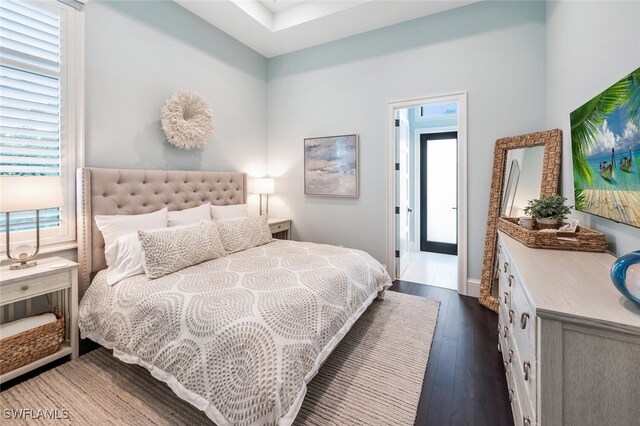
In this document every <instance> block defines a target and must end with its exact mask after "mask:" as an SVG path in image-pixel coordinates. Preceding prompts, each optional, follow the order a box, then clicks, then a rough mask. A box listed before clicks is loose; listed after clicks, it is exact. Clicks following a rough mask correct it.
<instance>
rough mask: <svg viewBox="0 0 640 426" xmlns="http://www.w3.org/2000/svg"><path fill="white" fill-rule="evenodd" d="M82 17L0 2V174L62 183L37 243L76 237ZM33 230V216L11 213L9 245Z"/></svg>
mask: <svg viewBox="0 0 640 426" xmlns="http://www.w3.org/2000/svg"><path fill="white" fill-rule="evenodd" d="M82 19H83V17H82V14H81V12H79V11H78V10H76V9H74V8H72V7H70V6H68V5H66V4H63V3H60V2H57V1H53V0H49V1H28V0H3V1H2V3H0V20H1V21H2V24H1V26H0V61H1V63H0V175H27V176H28V175H50V176H51V175H53V176H60V177H61V181H62V185H63V191H64V197H65V205H64V206H63V207H62V208H59V209H58V208H56V209H47V210H42V211H41V212H40V220H41V222H40V224H41V244H42V245H46V244H56V243H63V242H69V241H74V240H75V238H76V232H75V184H74V182H75V168H76V164H77V165H80V164H81V163H80V162H79V161H78V157H79V154H80V153H81V151H82V150H81V147H80V145H79V144H78V141H80V138H81V135H82V107H83V105H82V92H83V90H82V85H83V71H82V67H83V64H82V60H83V58H82V55H81V52H82V26H83V21H82ZM2 219H4V218H2ZM34 228H35V212H33V211H26V212H16V213H11V239H12V242H20V241H28V240H33V239H34V238H35V233H34V232H33V231H32V230H33V229H34ZM5 231H6V230H5V221H4V220H2V221H0V233H4V232H5Z"/></svg>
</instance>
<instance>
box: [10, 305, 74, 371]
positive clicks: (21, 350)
mask: <svg viewBox="0 0 640 426" xmlns="http://www.w3.org/2000/svg"><path fill="white" fill-rule="evenodd" d="M56 317H57V318H58V319H57V320H56V321H53V322H50V323H48V324H44V325H41V326H39V327H35V328H32V329H30V330H27V331H23V332H22V333H18V334H15V335H13V336H10V337H7V338H5V339H2V340H0V373H3V374H4V373H7V372H9V371H11V370H15V369H16V368H19V367H22V366H23V365H27V364H29V363H31V362H33V361H37V360H39V359H41V358H44V357H46V356H48V355H51V354H53V353H56V352H57V351H58V350H59V349H60V344H61V343H62V341H63V340H64V317H62V316H60V315H57V314H56Z"/></svg>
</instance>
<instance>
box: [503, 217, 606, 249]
mask: <svg viewBox="0 0 640 426" xmlns="http://www.w3.org/2000/svg"><path fill="white" fill-rule="evenodd" d="M517 222H518V219H512V218H505V217H501V218H499V219H498V229H499V230H500V231H502V232H504V233H506V234H508V235H510V236H511V237H513V238H515V239H516V240H518V241H520V242H521V243H522V244H524V245H525V246H527V247H531V248H538V249H551V250H573V251H593V252H604V251H605V250H606V249H607V240H606V238H605V236H604V234H603V233H602V232H598V231H594V230H592V229H588V228H583V227H581V226H579V227H578V229H577V230H576V232H575V233H565V234H568V235H571V237H572V238H575V239H576V240H575V241H571V240H559V239H558V238H557V235H556V233H555V232H541V231H539V230H537V229H535V230H533V231H531V230H529V229H526V228H523V227H522V226H520V225H518V223H517Z"/></svg>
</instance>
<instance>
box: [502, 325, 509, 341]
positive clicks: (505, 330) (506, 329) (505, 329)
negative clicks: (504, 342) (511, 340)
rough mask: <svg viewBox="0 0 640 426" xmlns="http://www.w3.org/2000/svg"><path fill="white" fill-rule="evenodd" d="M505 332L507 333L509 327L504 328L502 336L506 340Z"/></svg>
mask: <svg viewBox="0 0 640 426" xmlns="http://www.w3.org/2000/svg"><path fill="white" fill-rule="evenodd" d="M507 331H509V327H505V328H504V334H503V335H502V336H503V337H504V338H505V339H506V338H507Z"/></svg>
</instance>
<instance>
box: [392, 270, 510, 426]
mask: <svg viewBox="0 0 640 426" xmlns="http://www.w3.org/2000/svg"><path fill="white" fill-rule="evenodd" d="M389 290H391V291H397V292H400V293H406V294H413V295H415V296H423V297H427V298H429V299H433V300H437V301H439V302H440V311H439V313H438V323H437V325H436V331H435V335H434V336H433V343H432V345H431V352H430V354H429V362H428V364H427V370H426V371H425V374H424V382H423V384H422V394H421V395H420V402H419V404H418V414H417V416H416V425H419V426H423V425H434V426H444V425H456V426H457V425H491V426H494V425H513V415H512V414H511V405H510V404H509V397H508V394H507V383H506V378H505V372H504V367H503V364H502V358H501V356H500V353H498V350H497V346H496V345H497V343H498V338H497V327H498V317H497V316H496V314H494V313H493V312H491V311H489V310H488V309H486V308H484V307H482V306H480V305H479V304H478V299H476V298H473V297H466V296H460V295H458V293H457V292H455V291H453V290H447V289H444V288H439V287H432V286H428V285H423V284H415V283H411V282H407V281H395V282H394V283H393V286H392V287H391V288H390V289H389Z"/></svg>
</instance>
